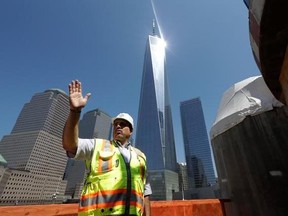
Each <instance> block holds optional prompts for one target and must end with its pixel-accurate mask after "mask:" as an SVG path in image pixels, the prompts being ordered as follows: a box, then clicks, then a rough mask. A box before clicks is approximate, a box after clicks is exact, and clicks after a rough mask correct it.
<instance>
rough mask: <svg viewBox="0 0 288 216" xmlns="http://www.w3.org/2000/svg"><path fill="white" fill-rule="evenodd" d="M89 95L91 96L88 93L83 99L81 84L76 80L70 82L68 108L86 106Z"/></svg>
mask: <svg viewBox="0 0 288 216" xmlns="http://www.w3.org/2000/svg"><path fill="white" fill-rule="evenodd" d="M90 95H91V94H90V93H88V94H86V95H85V97H83V95H82V86H81V82H80V81H78V80H76V81H72V82H71V83H70V84H69V101H70V108H71V109H79V108H80V109H81V108H83V107H84V106H85V105H86V103H87V101H88V99H89V97H90Z"/></svg>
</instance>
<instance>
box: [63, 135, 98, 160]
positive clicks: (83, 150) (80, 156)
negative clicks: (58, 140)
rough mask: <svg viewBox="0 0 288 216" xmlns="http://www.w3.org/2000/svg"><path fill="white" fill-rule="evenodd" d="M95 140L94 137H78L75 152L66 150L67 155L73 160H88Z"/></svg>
mask: <svg viewBox="0 0 288 216" xmlns="http://www.w3.org/2000/svg"><path fill="white" fill-rule="evenodd" d="M94 145H95V141H94V139H81V138H78V147H77V152H76V154H75V155H74V154H72V153H70V152H67V156H68V157H70V158H73V159H75V160H90V159H91V157H92V154H93V150H94Z"/></svg>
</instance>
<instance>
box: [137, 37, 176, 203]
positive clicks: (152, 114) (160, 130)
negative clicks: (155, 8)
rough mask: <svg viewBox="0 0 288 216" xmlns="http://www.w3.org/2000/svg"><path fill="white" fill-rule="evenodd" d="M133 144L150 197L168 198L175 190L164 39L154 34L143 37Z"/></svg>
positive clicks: (172, 134) (173, 150)
mask: <svg viewBox="0 0 288 216" xmlns="http://www.w3.org/2000/svg"><path fill="white" fill-rule="evenodd" d="M135 145H136V147H138V148H139V149H140V150H142V151H143V152H144V153H145V154H146V157H147V165H148V171H149V179H150V183H151V186H152V190H153V195H152V197H151V199H154V200H169V199H172V193H173V192H174V191H178V190H179V183H178V174H177V173H176V172H177V161H176V152H175V141H174V132H173V125H172V115H171V107H170V102H169V96H168V86H167V75H166V72H165V42H164V40H163V39H162V38H160V37H158V36H156V35H149V37H148V40H147V46H146V52H145V58H144V67H143V75H142V85H141V92H140V102H139V110H138V124H137V130H136V143H135Z"/></svg>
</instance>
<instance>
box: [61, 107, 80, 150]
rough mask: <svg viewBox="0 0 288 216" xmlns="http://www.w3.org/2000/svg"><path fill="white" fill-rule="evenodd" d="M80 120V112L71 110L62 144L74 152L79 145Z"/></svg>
mask: <svg viewBox="0 0 288 216" xmlns="http://www.w3.org/2000/svg"><path fill="white" fill-rule="evenodd" d="M79 120H80V113H78V112H73V111H70V114H69V116H68V119H67V122H66V124H65V126H64V129H63V137H62V144H63V148H64V149H65V150H66V151H68V152H71V153H73V154H75V153H76V151H77V145H78V133H79V132H78V131H79V129H78V126H79Z"/></svg>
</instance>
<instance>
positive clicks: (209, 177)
mask: <svg viewBox="0 0 288 216" xmlns="http://www.w3.org/2000/svg"><path fill="white" fill-rule="evenodd" d="M180 113H181V122H182V131H183V140H184V148H185V157H186V163H187V170H188V179H189V187H190V188H199V187H207V186H208V185H209V184H211V183H213V184H214V183H215V180H216V177H215V173H214V169H213V162H212V156H211V149H210V144H209V139H208V134H207V130H206V124H205V120H204V114H203V110H202V104H201V100H200V98H194V99H191V100H187V101H183V102H181V103H180Z"/></svg>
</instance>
